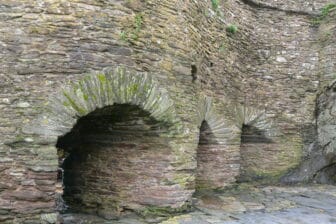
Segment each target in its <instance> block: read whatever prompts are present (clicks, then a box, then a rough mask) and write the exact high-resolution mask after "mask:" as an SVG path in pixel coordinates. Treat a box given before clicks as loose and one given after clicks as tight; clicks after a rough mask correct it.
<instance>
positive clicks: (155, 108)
mask: <svg viewBox="0 0 336 224" xmlns="http://www.w3.org/2000/svg"><path fill="white" fill-rule="evenodd" d="M113 104H131V105H137V106H139V107H140V108H141V109H143V110H144V111H148V112H149V113H150V116H152V117H153V118H155V119H156V120H158V121H160V122H163V123H166V124H169V126H170V127H171V129H172V130H173V129H174V130H175V131H178V130H179V129H180V128H181V127H180V126H179V119H178V118H177V116H176V114H175V108H174V105H173V102H172V100H171V99H170V97H169V95H168V93H167V91H166V90H165V89H163V88H162V87H160V86H159V85H158V83H157V82H156V81H155V80H154V79H153V78H152V76H151V75H150V74H148V73H141V72H135V71H130V70H127V69H126V68H124V67H116V68H108V69H105V70H103V71H102V72H96V73H93V74H91V75H87V76H86V77H84V78H83V79H82V80H80V81H79V82H78V83H69V84H68V85H66V86H64V87H63V88H62V90H61V92H60V93H59V94H56V95H54V96H52V97H51V98H50V100H49V101H48V102H46V103H45V105H46V110H45V111H44V113H43V114H42V115H41V116H40V117H39V118H38V119H37V121H34V122H33V123H32V124H30V125H27V126H25V127H24V131H25V132H26V133H32V134H39V135H42V136H45V137H47V138H52V137H54V138H55V137H57V136H60V135H64V134H65V133H67V132H69V131H70V130H71V128H72V127H73V126H74V124H75V123H76V121H77V119H78V118H80V117H83V116H85V115H87V114H88V113H90V112H92V111H94V110H95V109H97V108H103V107H104V106H109V105H113Z"/></svg>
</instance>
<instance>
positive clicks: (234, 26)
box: [226, 24, 238, 34]
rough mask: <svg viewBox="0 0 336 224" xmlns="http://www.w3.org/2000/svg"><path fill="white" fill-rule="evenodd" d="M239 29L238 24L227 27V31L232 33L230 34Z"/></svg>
mask: <svg viewBox="0 0 336 224" xmlns="http://www.w3.org/2000/svg"><path fill="white" fill-rule="evenodd" d="M237 31H238V27H237V26H236V25H233V24H231V25H228V26H227V27H226V32H228V33H230V34H235V33H236V32H237Z"/></svg>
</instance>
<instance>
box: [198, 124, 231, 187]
mask: <svg viewBox="0 0 336 224" xmlns="http://www.w3.org/2000/svg"><path fill="white" fill-rule="evenodd" d="M218 146H219V145H218V142H217V141H216V138H215V135H214V134H213V132H212V130H211V128H210V126H209V124H208V123H207V122H206V121H203V122H202V124H201V127H200V133H199V142H198V147H197V158H196V159H197V172H196V180H195V185H196V190H197V191H198V190H202V189H207V188H209V189H211V188H213V187H214V188H215V186H214V185H213V183H212V181H213V180H214V179H216V177H214V174H216V173H217V172H218V170H215V169H214V168H215V167H216V166H217V165H218V164H217V162H216V157H218V153H217V152H216V151H217V150H216V149H217V148H218ZM217 168H218V167H217ZM219 172H225V171H223V170H220V171H219ZM215 176H216V175H215Z"/></svg>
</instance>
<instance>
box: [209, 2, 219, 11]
mask: <svg viewBox="0 0 336 224" xmlns="http://www.w3.org/2000/svg"><path fill="white" fill-rule="evenodd" d="M211 4H212V9H213V10H215V11H217V10H218V6H219V0H211Z"/></svg>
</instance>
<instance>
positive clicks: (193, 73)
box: [191, 65, 197, 82]
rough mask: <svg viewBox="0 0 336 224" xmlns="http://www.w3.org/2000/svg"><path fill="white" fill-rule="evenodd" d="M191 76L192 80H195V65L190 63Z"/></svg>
mask: <svg viewBox="0 0 336 224" xmlns="http://www.w3.org/2000/svg"><path fill="white" fill-rule="evenodd" d="M191 77H192V81H193V82H195V81H196V80H197V67H196V65H191Z"/></svg>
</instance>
